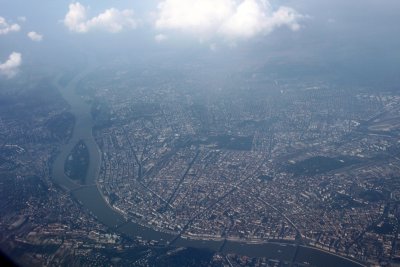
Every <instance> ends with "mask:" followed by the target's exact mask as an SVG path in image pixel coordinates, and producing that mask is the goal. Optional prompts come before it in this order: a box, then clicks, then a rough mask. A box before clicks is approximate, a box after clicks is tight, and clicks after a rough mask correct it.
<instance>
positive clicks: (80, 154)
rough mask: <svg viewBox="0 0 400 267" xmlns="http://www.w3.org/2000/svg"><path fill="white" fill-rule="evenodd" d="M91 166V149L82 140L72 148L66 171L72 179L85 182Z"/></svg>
mask: <svg viewBox="0 0 400 267" xmlns="http://www.w3.org/2000/svg"><path fill="white" fill-rule="evenodd" d="M88 168H89V150H88V148H87V146H86V144H85V143H84V142H83V141H82V140H81V141H79V142H78V144H76V145H75V147H74V148H73V149H72V151H71V153H70V154H69V155H68V157H67V160H66V161H65V165H64V172H65V175H67V176H68V177H69V178H71V179H72V180H76V181H80V182H81V183H82V184H83V183H84V182H85V178H86V174H87V171H88Z"/></svg>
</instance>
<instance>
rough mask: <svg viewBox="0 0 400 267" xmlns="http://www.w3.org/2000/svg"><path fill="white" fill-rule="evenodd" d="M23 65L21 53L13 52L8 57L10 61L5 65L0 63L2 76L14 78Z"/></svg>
mask: <svg viewBox="0 0 400 267" xmlns="http://www.w3.org/2000/svg"><path fill="white" fill-rule="evenodd" d="M21 63H22V56H21V54H20V53H16V52H12V53H11V55H10V56H9V57H8V60H7V61H6V62H4V63H1V62H0V74H2V75H4V76H6V77H7V78H12V77H14V76H15V75H16V74H17V73H18V70H19V66H20V65H21Z"/></svg>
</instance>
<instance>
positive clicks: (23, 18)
mask: <svg viewBox="0 0 400 267" xmlns="http://www.w3.org/2000/svg"><path fill="white" fill-rule="evenodd" d="M17 19H18V21H20V22H26V17H24V16H20V17H18V18H17Z"/></svg>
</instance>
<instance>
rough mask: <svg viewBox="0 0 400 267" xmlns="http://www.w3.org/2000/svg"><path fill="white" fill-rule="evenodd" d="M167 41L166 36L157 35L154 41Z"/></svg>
mask: <svg viewBox="0 0 400 267" xmlns="http://www.w3.org/2000/svg"><path fill="white" fill-rule="evenodd" d="M167 39H168V37H167V36H166V35H164V34H157V35H156V36H154V40H156V42H157V43H161V42H163V41H165V40H167Z"/></svg>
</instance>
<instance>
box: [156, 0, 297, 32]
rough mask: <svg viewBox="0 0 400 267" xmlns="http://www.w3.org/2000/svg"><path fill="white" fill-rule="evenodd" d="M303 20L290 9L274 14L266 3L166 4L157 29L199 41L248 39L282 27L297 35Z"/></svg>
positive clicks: (203, 0) (167, 0) (209, 0)
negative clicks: (177, 31) (217, 38)
mask: <svg viewBox="0 0 400 267" xmlns="http://www.w3.org/2000/svg"><path fill="white" fill-rule="evenodd" d="M302 18H304V16H303V15H301V14H299V13H298V12H297V11H296V10H294V9H293V8H290V7H286V6H281V7H279V8H277V9H275V10H274V9H273V8H272V6H271V5H270V3H269V2H268V1H267V0H192V1H187V0H163V1H162V2H161V3H159V5H158V13H157V18H156V21H155V26H156V28H158V29H162V30H165V29H170V30H180V31H183V32H189V33H193V34H195V35H197V36H199V37H200V38H204V37H210V36H213V35H219V36H223V37H225V38H228V39H238V38H242V39H246V38H251V37H253V36H255V35H257V34H269V33H271V32H272V31H273V30H275V29H276V28H278V27H282V26H286V27H288V28H290V29H291V30H293V31H296V30H298V29H299V28H300V24H299V21H300V20H301V19H302Z"/></svg>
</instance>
